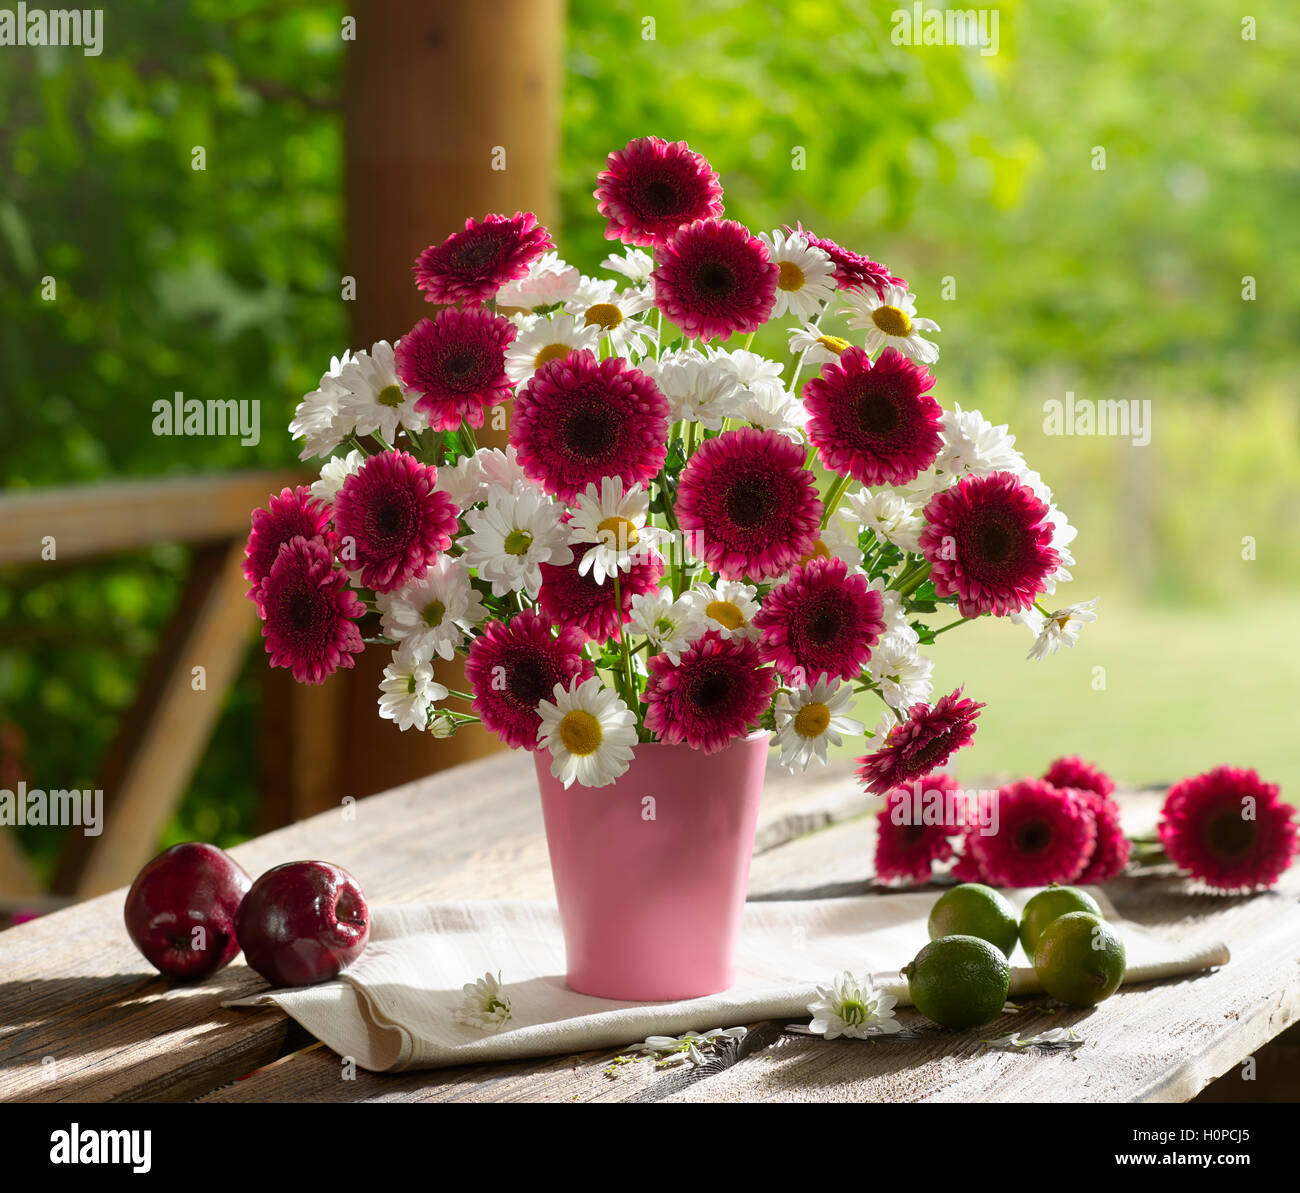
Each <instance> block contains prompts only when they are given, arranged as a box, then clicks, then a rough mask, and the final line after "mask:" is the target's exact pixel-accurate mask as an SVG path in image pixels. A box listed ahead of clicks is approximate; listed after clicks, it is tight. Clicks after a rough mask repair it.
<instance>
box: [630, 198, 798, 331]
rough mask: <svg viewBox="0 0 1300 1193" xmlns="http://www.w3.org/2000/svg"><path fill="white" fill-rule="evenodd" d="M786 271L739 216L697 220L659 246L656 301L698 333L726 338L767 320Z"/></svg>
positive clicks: (679, 322)
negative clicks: (778, 283)
mask: <svg viewBox="0 0 1300 1193" xmlns="http://www.w3.org/2000/svg"><path fill="white" fill-rule="evenodd" d="M780 275H781V271H780V269H779V268H778V267H777V265H776V263H775V262H774V261H773V260H772V259H771V258H770V257H769V256H768V252H767V246H766V245H765V244H764V243H763V242H762V241H761V240H759V238H758V237H757V236H755V235H754V234H753V233H752V232H750V230H749V229H748V228H746V227H745V226H744V225H743V224H738V223H736V221H735V220H718V219H711V220H696V221H695V222H694V223H693V224H687V225H686V226H685V227H684V228H681V229H680V230H679V231H678V232H676V233H675V234H674V236H673V238H672V239H671V240H670V241H668V242H667V243H666V244H661V245H660V246H659V247H658V248H657V249H656V250H655V271H654V274H653V275H652V276H653V280H654V291H655V302H656V304H657V305H658V306H659V309H660V310H662V311H663V313H664V314H665V315H667V316H668V318H669V319H671V320H672V321H673V322H674V323H676V324H677V326H678V327H680V328H681V329H682V331H683V332H685V334H686V335H687V336H689V337H691V338H692V339H699V340H708V339H712V338H713V337H714V336H717V337H718V338H720V339H723V340H725V339H726V338H727V337H728V336H729V335H731V334H732V333H734V332H739V333H741V334H742V335H747V334H748V333H750V332H752V331H757V330H758V329H759V328H760V327H762V326H763V324H764V323H766V322H767V320H768V318H769V316H770V315H771V314H772V308H773V307H774V306H775V305H776V283H777V279H778V278H779V277H780Z"/></svg>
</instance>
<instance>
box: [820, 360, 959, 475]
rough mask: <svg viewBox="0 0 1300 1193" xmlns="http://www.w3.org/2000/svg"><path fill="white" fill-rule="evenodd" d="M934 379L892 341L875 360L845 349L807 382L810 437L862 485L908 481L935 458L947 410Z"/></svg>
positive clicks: (826, 459)
mask: <svg viewBox="0 0 1300 1193" xmlns="http://www.w3.org/2000/svg"><path fill="white" fill-rule="evenodd" d="M933 384H934V378H933V377H932V376H931V375H930V373H929V372H928V371H927V370H926V369H925V368H924V367H922V366H921V365H918V364H915V363H913V362H912V361H910V360H908V359H907V357H906V356H904V355H903V354H902V353H901V352H899V351H897V350H896V349H894V348H886V349H885V350H884V351H883V352H882V353H881V354H880V359H879V360H877V361H876V363H875V364H874V365H873V364H872V363H871V357H870V356H868V355H867V354H866V353H865V352H863V351H862V349H861V348H846V349H845V350H844V351H843V352H841V353H840V358H839V360H838V361H833V362H831V363H829V364H827V365H826V366H825V367H823V369H822V372H821V376H820V377H814V378H813V379H812V380H811V381H809V382H808V384H807V385H805V386H804V389H803V402H804V406H805V407H806V408H807V410H808V439H809V441H810V442H812V443H813V444H815V445H816V447H817V452H818V454H819V455H820V456H821V461H822V463H823V464H824V465H825V466H826V467H827V468H829V469H831V470H833V471H835V472H840V473H843V474H845V475H847V476H851V477H853V479H854V480H857V481H860V482H861V483H862V484H864V485H881V484H884V485H905V484H907V482H908V481H910V480H914V479H915V478H916V477H917V476H918V475H920V473H922V472H924V471H925V469H927V468H929V467H930V465H931V464H933V463H934V460H935V457H936V456H937V455H938V454H939V449H940V448H941V447H942V446H943V440H942V438H941V437H940V435H939V427H940V424H941V420H942V418H943V410H942V409H941V408H940V406H939V403H938V402H936V401H935V400H934V398H933V397H931V396H930V395H929V394H928V393H926V392H925V391H926V390H928V389H929V388H930V387H931V386H932V385H933Z"/></svg>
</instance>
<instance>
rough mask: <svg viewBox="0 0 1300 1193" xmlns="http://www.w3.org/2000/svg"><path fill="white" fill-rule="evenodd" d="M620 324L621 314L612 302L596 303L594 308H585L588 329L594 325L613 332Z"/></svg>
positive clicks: (621, 320)
mask: <svg viewBox="0 0 1300 1193" xmlns="http://www.w3.org/2000/svg"><path fill="white" fill-rule="evenodd" d="M622 322H623V312H622V311H620V310H619V309H618V307H616V306H615V305H614V304H613V303H612V302H598V303H597V304H596V305H595V306H594V307H588V308H587V326H588V327H591V326H592V325H593V324H595V325H596V326H597V327H603V328H604V329H605V330H606V331H613V330H614V328H616V327H617V326H618V325H619V324H620V323H622Z"/></svg>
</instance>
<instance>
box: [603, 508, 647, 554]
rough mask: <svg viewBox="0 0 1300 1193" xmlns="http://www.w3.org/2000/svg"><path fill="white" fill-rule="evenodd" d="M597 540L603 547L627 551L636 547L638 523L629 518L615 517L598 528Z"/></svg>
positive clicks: (607, 519) (606, 520)
mask: <svg viewBox="0 0 1300 1193" xmlns="http://www.w3.org/2000/svg"><path fill="white" fill-rule="evenodd" d="M596 534H597V538H598V539H599V540H600V543H601V545H602V546H605V547H612V548H613V549H614V550H615V551H627V550H629V549H630V548H632V547H635V546H636V543H637V535H636V523H635V522H633V521H631V520H630V519H628V518H620V517H618V516H617V515H613V516H611V517H609V518H606V519H605V520H604V521H603V522H601V524H600V525H599V526H597V527H596Z"/></svg>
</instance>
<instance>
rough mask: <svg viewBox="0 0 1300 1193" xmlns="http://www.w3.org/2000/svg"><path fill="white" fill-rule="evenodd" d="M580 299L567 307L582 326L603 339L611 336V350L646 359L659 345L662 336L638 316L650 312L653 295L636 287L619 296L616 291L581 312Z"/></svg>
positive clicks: (572, 300)
mask: <svg viewBox="0 0 1300 1193" xmlns="http://www.w3.org/2000/svg"><path fill="white" fill-rule="evenodd" d="M580 305H581V303H580V301H579V300H578V299H571V300H570V301H569V302H568V303H566V304H565V309H566V310H568V311H570V312H571V313H572V314H573V316H574V318H575V319H577V320H578V323H579V325H580V326H583V327H587V328H592V327H594V328H596V329H597V330H598V332H599V334H600V335H601V336H602V337H608V339H609V346H610V350H611V351H612V352H614V353H616V354H618V355H620V356H633V357H641V356H644V355H645V354H646V353H647V352H648V351H649V350H650V348H651V347H652V346H653V345H655V344H657V343H658V342H659V333H658V332H657V331H656V330H655V329H654V328H653V327H652V326H651V325H650V324H649V323H647V322H645V321H644V320H643V319H637V318H635V316H637V315H639V314H641V313H642V312H643V311H648V310H650V309H651V308H652V307H653V306H654V303H653V302H652V301H651V299H650V295H649V294H647V293H645V292H643V291H641V290H637V289H635V288H633V289H628V290H624V291H623V293H622V294H617V293H615V292H614V291H613V290H611V291H610V292H609V294H608V295H607V296H605V297H604V298H603V299H602V300H601V301H600V302H593V303H591V304H590V305H588V306H585V307H583V308H582V309H581V310H576V309H574V308H576V307H578V306H580Z"/></svg>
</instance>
